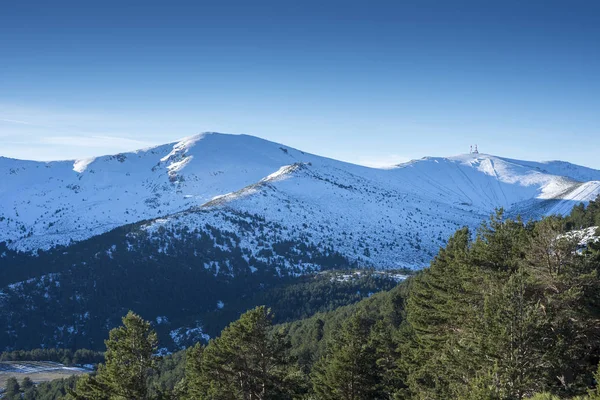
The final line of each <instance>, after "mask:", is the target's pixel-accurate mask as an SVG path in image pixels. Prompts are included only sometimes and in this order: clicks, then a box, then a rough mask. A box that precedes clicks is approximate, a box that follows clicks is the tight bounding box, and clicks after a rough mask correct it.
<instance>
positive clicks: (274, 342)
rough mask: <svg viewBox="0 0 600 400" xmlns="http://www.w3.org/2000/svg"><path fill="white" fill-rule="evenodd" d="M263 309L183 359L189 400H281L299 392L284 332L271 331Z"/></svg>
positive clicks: (226, 329) (262, 307) (268, 314)
mask: <svg viewBox="0 0 600 400" xmlns="http://www.w3.org/2000/svg"><path fill="white" fill-rule="evenodd" d="M272 320H273V314H272V313H271V311H270V310H269V309H267V308H265V307H264V306H261V307H257V308H255V309H253V310H250V311H248V312H246V313H245V314H243V315H242V316H241V317H240V319H239V320H237V321H235V322H233V323H231V324H230V325H229V326H228V327H227V328H225V329H224V330H223V332H222V333H221V336H220V337H218V338H216V339H214V340H211V341H210V342H209V344H208V345H207V346H206V347H205V348H202V347H201V346H199V345H197V346H196V347H194V348H193V349H192V350H191V351H190V353H189V357H188V361H187V363H188V368H187V369H186V382H187V385H188V388H187V392H188V398H190V399H192V398H195V399H228V400H234V399H244V400H265V399H286V398H291V397H292V396H293V395H294V393H296V392H297V391H298V390H299V387H298V385H299V379H298V378H299V376H300V375H299V374H298V372H297V371H296V370H294V368H293V367H292V359H291V358H290V356H289V354H288V350H289V347H290V344H289V342H288V341H287V340H285V339H284V332H281V331H277V332H272V330H271V326H272Z"/></svg>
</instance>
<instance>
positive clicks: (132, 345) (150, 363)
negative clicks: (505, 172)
mask: <svg viewBox="0 0 600 400" xmlns="http://www.w3.org/2000/svg"><path fill="white" fill-rule="evenodd" d="M105 344H106V353H105V358H106V362H105V364H100V365H99V367H98V371H97V373H96V375H95V376H90V375H88V376H85V377H84V378H82V379H80V380H79V381H78V382H77V387H76V390H75V391H73V392H72V393H71V396H72V397H74V398H75V399H82V400H83V399H85V400H102V399H111V400H112V399H139V400H146V399H150V398H151V395H150V391H149V388H148V377H149V375H150V373H151V371H153V370H155V369H156V363H157V360H158V357H156V356H155V355H154V354H155V353H156V350H157V348H158V339H157V336H156V333H155V332H154V331H153V330H152V329H151V327H150V323H149V322H147V321H144V320H143V319H142V318H141V317H140V316H138V315H136V314H134V313H133V312H131V311H130V312H129V313H128V314H127V315H126V316H125V317H123V326H121V327H118V328H115V329H113V330H111V331H110V332H109V339H108V340H106V341H105Z"/></svg>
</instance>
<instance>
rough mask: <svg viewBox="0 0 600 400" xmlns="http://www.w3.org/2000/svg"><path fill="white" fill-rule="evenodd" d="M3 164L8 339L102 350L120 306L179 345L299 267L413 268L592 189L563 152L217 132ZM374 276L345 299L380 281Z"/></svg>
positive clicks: (589, 173)
mask: <svg viewBox="0 0 600 400" xmlns="http://www.w3.org/2000/svg"><path fill="white" fill-rule="evenodd" d="M0 177H2V179H1V180H0V306H1V307H0V326H3V327H6V328H5V329H2V330H0V348H3V349H15V348H38V347H44V346H62V347H69V348H92V349H98V348H101V347H102V338H103V337H104V334H105V333H106V331H108V330H109V329H110V328H111V327H113V326H115V325H117V324H118V323H119V321H120V317H121V316H122V315H124V314H125V313H126V312H127V310H129V309H133V310H135V311H136V312H138V313H140V314H141V315H142V316H144V317H145V318H148V319H150V320H152V321H154V324H155V326H156V328H157V330H158V332H159V334H160V336H161V338H168V340H166V341H165V342H164V343H165V345H166V346H167V347H168V348H170V349H174V348H179V347H181V346H184V345H185V344H186V343H190V342H193V341H195V340H201V339H202V338H204V339H205V338H207V337H208V336H214V335H215V334H217V333H218V332H219V331H220V330H221V329H222V328H223V326H225V324H226V323H228V322H229V321H231V320H232V319H233V318H235V317H236V316H237V315H239V313H240V312H242V311H244V310H245V309H246V308H247V306H248V305H250V304H256V302H257V301H258V299H262V298H274V294H275V293H281V291H284V290H287V289H286V285H295V284H297V283H298V279H300V278H301V277H302V276H304V275H308V274H315V273H318V272H320V271H326V270H348V269H365V268H369V269H370V268H374V269H380V270H384V269H397V268H410V269H419V268H422V267H423V266H425V265H427V264H428V263H429V262H430V260H431V259H432V258H433V257H434V255H435V254H436V253H437V252H438V249H439V248H440V247H441V246H443V245H444V244H445V243H446V240H447V239H448V237H450V235H451V234H452V233H453V232H455V231H456V229H458V228H460V227H462V226H465V225H466V226H469V227H476V226H478V225H479V224H480V223H481V221H482V220H485V219H487V218H488V216H489V215H490V214H491V213H492V212H493V211H494V209H495V208H497V207H504V208H505V210H506V213H507V215H509V216H515V215H517V214H521V215H523V216H524V217H525V218H539V217H541V216H543V215H548V214H554V213H558V214H566V213H569V212H570V210H571V209H572V208H573V206H574V205H575V204H578V203H580V202H588V201H589V200H591V199H593V198H595V197H596V196H597V194H598V193H600V171H596V170H592V169H589V168H585V167H579V166H576V165H573V164H568V163H564V162H549V163H536V162H529V161H517V160H511V159H505V158H501V157H496V156H491V155H486V154H466V155H460V156H455V157H448V158H439V157H438V158H433V157H428V158H423V159H420V160H415V161H412V162H409V163H405V164H401V165H398V166H394V167H392V168H388V169H374V168H367V167H362V166H358V165H352V164H348V163H344V162H340V161H335V160H331V159H328V158H324V157H319V156H316V155H311V154H307V153H304V152H302V151H299V150H296V149H292V148H289V147H286V146H284V145H281V144H277V143H272V142H268V141H265V140H262V139H259V138H256V137H251V136H244V135H224V134H216V133H210V134H203V135H199V136H195V137H191V138H187V139H184V140H182V141H180V142H177V143H171V144H168V145H164V146H158V147H155V148H151V149H146V150H140V151H137V152H132V153H125V154H119V155H115V156H104V157H98V158H96V159H93V160H78V161H57V162H49V163H41V162H32V161H19V160H12V159H6V158H0ZM369 285H370V286H368V287H366V286H365V287H362V289H365V290H363V291H362V292H361V291H360V289H359V288H357V290H354V288H352V289H349V290H351V293H356V296H354V297H352V298H350V297H348V296H346V295H344V298H347V299H351V300H349V301H356V300H359V299H360V298H363V297H366V296H368V295H369V293H370V292H373V291H376V290H379V289H381V288H384V287H385V285H383V284H369ZM324 290H329V289H324ZM332 290H333V289H332ZM336 290H337V289H336ZM319 301H321V300H319ZM344 301H346V300H344ZM344 301H342V302H341V303H339V304H344ZM308 302H310V300H307V304H308ZM323 302H324V303H323ZM326 302H327V299H326V298H323V299H322V302H321V303H318V304H320V305H319V307H320V306H323V307H324V305H323V304H326ZM322 303H323V304H322ZM339 304H338V305H339ZM312 308H313V307H312V306H311V309H312ZM314 308H315V309H318V307H317V306H315V307H314ZM313 311H314V310H313ZM309 314H310V313H306V315H309ZM282 317H283V318H284V319H285V317H286V316H282ZM33 327H35V329H32V328H33Z"/></svg>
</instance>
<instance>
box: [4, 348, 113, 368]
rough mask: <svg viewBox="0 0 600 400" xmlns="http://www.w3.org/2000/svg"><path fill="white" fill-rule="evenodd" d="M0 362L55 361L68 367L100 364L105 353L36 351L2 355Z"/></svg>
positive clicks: (64, 350) (89, 351)
mask: <svg viewBox="0 0 600 400" xmlns="http://www.w3.org/2000/svg"><path fill="white" fill-rule="evenodd" d="M0 361H53V362H58V363H61V364H64V365H67V366H73V365H84V364H98V363H100V362H103V361H104V353H102V352H99V351H92V350H87V349H78V350H75V351H72V350H69V349H34V350H18V351H7V352H4V353H0Z"/></svg>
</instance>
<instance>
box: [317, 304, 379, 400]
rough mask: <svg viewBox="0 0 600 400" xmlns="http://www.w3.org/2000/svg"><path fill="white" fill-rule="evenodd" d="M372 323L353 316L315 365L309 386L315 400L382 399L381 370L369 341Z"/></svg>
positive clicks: (371, 343)
mask: <svg viewBox="0 0 600 400" xmlns="http://www.w3.org/2000/svg"><path fill="white" fill-rule="evenodd" d="M373 324H374V321H373V320H372V319H370V318H368V317H366V316H364V315H360V314H359V315H355V316H353V317H351V319H350V320H349V321H348V322H347V323H346V324H345V325H344V327H343V329H342V330H341V332H339V334H338V335H337V336H336V337H335V338H334V339H333V341H332V342H331V343H330V344H329V345H328V348H327V352H326V354H325V356H323V357H322V358H321V359H320V360H319V361H318V362H317V364H316V365H315V367H314V369H313V373H312V383H313V389H314V391H315V394H316V395H317V398H318V399H323V400H334V399H335V400H338V399H339V400H368V399H381V398H384V397H383V396H384V395H383V374H382V368H381V367H380V366H379V365H378V364H377V361H378V354H377V349H376V346H375V345H374V343H373V341H372V340H371V328H372V327H373Z"/></svg>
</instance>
